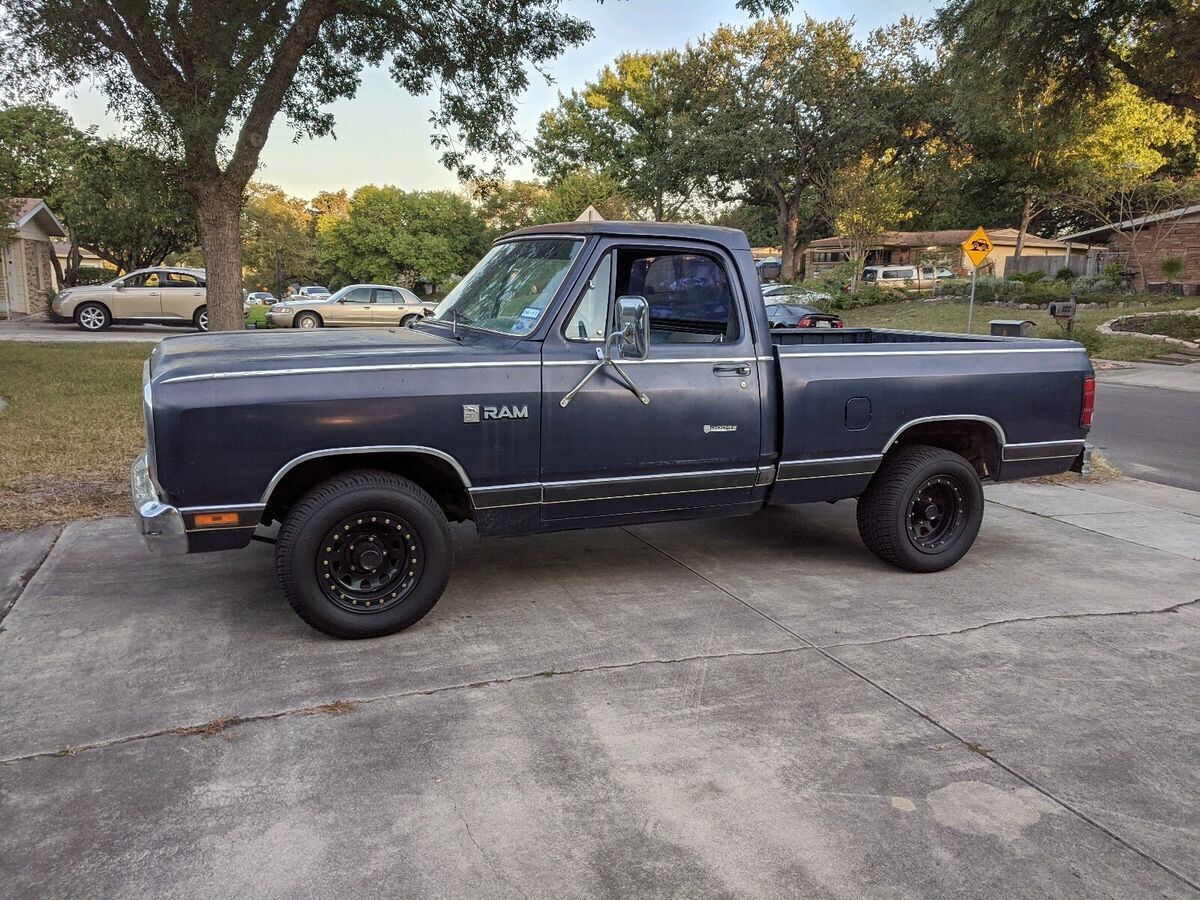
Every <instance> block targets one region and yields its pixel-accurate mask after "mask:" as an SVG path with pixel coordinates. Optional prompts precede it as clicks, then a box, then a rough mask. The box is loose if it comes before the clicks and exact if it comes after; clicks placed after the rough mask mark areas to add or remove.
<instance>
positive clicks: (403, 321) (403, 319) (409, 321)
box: [400, 313, 421, 328]
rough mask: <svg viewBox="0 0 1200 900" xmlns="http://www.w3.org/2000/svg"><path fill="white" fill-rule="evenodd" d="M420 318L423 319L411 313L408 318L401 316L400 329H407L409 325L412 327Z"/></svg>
mask: <svg viewBox="0 0 1200 900" xmlns="http://www.w3.org/2000/svg"><path fill="white" fill-rule="evenodd" d="M419 318H421V317H420V316H418V315H417V314H416V313H409V314H408V315H407V316H401V317H400V327H401V328H407V327H408V326H409V325H411V324H412V323H413V322H415V321H417V319H419Z"/></svg>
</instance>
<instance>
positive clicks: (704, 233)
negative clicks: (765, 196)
mask: <svg viewBox="0 0 1200 900" xmlns="http://www.w3.org/2000/svg"><path fill="white" fill-rule="evenodd" d="M535 234H578V235H589V236H590V235H594V234H597V235H606V236H611V237H640V238H681V239H683V240H689V241H705V242H707V243H709V244H719V245H720V246H722V247H728V248H729V249H731V250H749V249H750V241H749V240H748V239H747V238H746V234H745V232H742V231H738V230H737V229H736V228H720V227H718V226H716V225H688V224H684V223H680V222H556V223H554V224H551V225H534V226H533V227H531V228H520V229H518V230H516V231H510V232H509V233H508V234H506V235H504V237H503V238H501V239H500V240H505V239H506V238H511V237H525V236H528V235H535Z"/></svg>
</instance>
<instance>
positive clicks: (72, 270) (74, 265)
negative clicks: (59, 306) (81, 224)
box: [65, 235, 83, 287]
mask: <svg viewBox="0 0 1200 900" xmlns="http://www.w3.org/2000/svg"><path fill="white" fill-rule="evenodd" d="M81 265H83V254H81V253H80V252H79V242H78V241H76V240H75V236H74V235H72V236H71V249H70V250H68V251H67V271H66V274H65V277H66V280H67V287H75V284H76V283H77V282H78V281H79V267H80V266H81Z"/></svg>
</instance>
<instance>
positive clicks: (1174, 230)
mask: <svg viewBox="0 0 1200 900" xmlns="http://www.w3.org/2000/svg"><path fill="white" fill-rule="evenodd" d="M1108 246H1109V249H1110V250H1111V251H1112V252H1113V253H1116V254H1121V255H1123V256H1124V258H1125V266H1126V268H1127V270H1128V271H1130V272H1133V273H1135V274H1134V279H1133V282H1134V285H1133V286H1134V288H1135V289H1136V290H1146V285H1147V283H1148V282H1156V281H1166V278H1165V277H1163V274H1162V272H1161V271H1160V270H1159V263H1160V262H1161V261H1162V260H1164V259H1166V258H1167V257H1170V256H1174V257H1178V258H1180V259H1182V260H1183V264H1184V270H1183V274H1182V275H1180V276H1179V278H1178V280H1179V281H1182V282H1185V283H1187V282H1191V283H1200V213H1196V214H1193V215H1190V216H1187V217H1185V218H1182V219H1176V220H1174V221H1167V222H1161V223H1154V224H1151V225H1147V226H1145V227H1144V228H1142V229H1140V230H1138V231H1137V232H1136V233H1134V234H1130V233H1128V232H1127V233H1124V234H1118V235H1113V237H1112V238H1111V239H1110V240H1109V242H1108Z"/></svg>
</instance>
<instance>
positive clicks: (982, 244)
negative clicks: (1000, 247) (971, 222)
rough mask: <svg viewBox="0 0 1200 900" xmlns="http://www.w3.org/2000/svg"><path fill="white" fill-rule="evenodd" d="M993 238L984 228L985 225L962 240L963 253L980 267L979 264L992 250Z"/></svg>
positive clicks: (976, 266) (974, 264)
mask: <svg viewBox="0 0 1200 900" xmlns="http://www.w3.org/2000/svg"><path fill="white" fill-rule="evenodd" d="M993 246H994V245H993V244H992V239H991V238H990V237H988V233H987V232H986V231H984V230H983V226H982V225H981V226H979V227H978V228H976V229H975V233H974V234H972V235H971V236H970V237H969V238H967V239H966V240H965V241H963V242H962V248H963V253H965V254H967V256H969V257H970V258H971V264H972V265H973V266H975V268H977V269H978V268H979V264H980V263H981V262H983V261H984V260H985V259H987V256H988V254H989V253H991V252H992V247H993Z"/></svg>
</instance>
